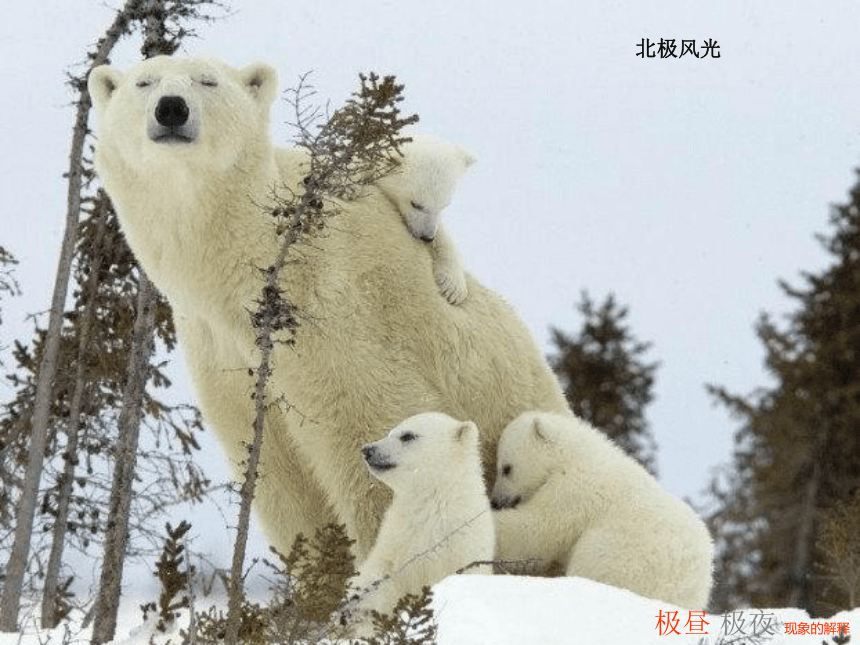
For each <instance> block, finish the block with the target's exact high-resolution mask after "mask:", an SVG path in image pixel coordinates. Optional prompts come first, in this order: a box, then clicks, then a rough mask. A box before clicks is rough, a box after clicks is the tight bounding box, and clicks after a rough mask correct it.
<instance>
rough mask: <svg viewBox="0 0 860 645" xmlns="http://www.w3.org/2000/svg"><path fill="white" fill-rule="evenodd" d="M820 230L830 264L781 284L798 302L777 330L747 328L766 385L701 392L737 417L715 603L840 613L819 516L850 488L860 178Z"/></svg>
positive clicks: (859, 414) (853, 481) (854, 470)
mask: <svg viewBox="0 0 860 645" xmlns="http://www.w3.org/2000/svg"><path fill="white" fill-rule="evenodd" d="M830 224H831V228H832V231H831V234H830V235H829V236H818V239H819V241H820V242H821V244H822V246H823V247H824V249H825V250H826V251H827V253H828V254H829V255H830V257H831V259H832V264H831V265H830V266H829V268H827V269H825V270H823V271H822V272H820V273H818V274H813V273H803V274H802V284H801V286H800V287H792V286H791V285H789V284H787V283H785V282H781V283H780V286H781V288H782V290H783V291H784V292H785V293H786V295H788V296H789V298H791V300H792V301H794V302H795V303H796V309H795V310H794V311H793V312H792V313H790V314H789V315H788V316H787V321H786V324H785V326H784V328H780V326H779V325H777V324H776V323H774V322H773V320H772V319H771V317H770V316H768V315H767V314H763V315H762V316H761V317H760V319H759V321H758V324H757V326H756V332H757V334H758V337H759V339H760V340H761V341H762V344H763V345H764V347H765V352H766V360H765V365H766V368H767V371H768V373H769V374H770V376H771V377H772V378H773V380H774V383H775V384H774V385H773V386H771V387H763V388H760V389H758V390H756V391H755V392H753V393H752V394H750V395H748V396H738V395H734V394H731V393H729V392H727V391H726V390H725V389H724V388H720V387H713V386H711V387H710V388H709V389H710V391H711V392H712V393H713V394H714V395H715V396H716V398H717V400H718V401H720V402H721V403H723V404H724V405H726V406H727V407H728V408H729V410H730V411H731V412H732V413H733V415H734V416H735V417H736V418H738V419H739V420H740V421H741V427H740V429H739V430H738V431H737V432H736V435H735V445H736V448H735V454H734V463H733V464H732V470H733V477H732V482H731V483H730V484H729V485H728V486H724V487H723V488H722V491H721V492H722V499H721V503H720V504H719V508H718V510H717V511H716V512H715V513H714V514H713V516H712V518H711V519H712V527H713V528H714V531H715V534H716V537H717V539H718V548H719V550H720V552H721V553H722V554H723V556H724V557H723V558H722V560H721V561H720V563H719V564H720V565H721V566H722V567H724V568H723V569H722V570H719V571H718V572H717V579H718V581H722V582H723V583H724V584H729V585H731V586H732V588H731V589H729V590H724V591H723V592H721V594H720V595H721V597H733V598H734V599H735V600H736V601H741V602H743V601H746V602H749V603H751V604H752V605H753V606H760V607H761V606H765V607H780V606H799V607H801V608H803V609H806V610H807V611H809V612H810V613H812V614H817V615H820V614H825V613H826V614H830V613H832V612H833V611H835V610H837V609H847V608H849V594H848V592H847V591H846V589H844V588H843V587H842V586H840V585H839V584H834V583H833V581H832V580H831V579H830V578H828V577H827V576H826V575H822V574H823V573H824V571H825V569H824V567H825V566H826V565H828V564H829V565H830V568H831V569H832V562H828V560H827V558H828V554H827V553H825V552H823V550H822V548H821V546H820V545H822V544H824V543H826V542H827V540H824V543H823V542H822V537H826V536H827V535H828V534H827V533H826V532H825V533H824V534H823V533H822V531H823V530H825V529H826V528H827V526H828V525H827V523H826V522H823V520H824V519H826V518H827V517H828V516H831V517H832V516H834V513H835V512H836V511H835V509H839V508H842V507H843V506H844V505H846V504H848V502H849V499H850V496H851V494H852V493H853V491H855V490H857V488H858V486H860V433H858V432H857V428H858V427H860V182H858V183H857V184H856V185H855V186H854V187H853V188H852V190H851V191H850V198H849V201H848V202H847V203H846V204H843V205H839V206H834V207H833V208H832V210H831V216H830ZM731 526H735V527H737V526H743V527H746V529H747V532H748V538H747V544H746V545H745V548H746V553H742V554H740V553H736V552H735V553H733V552H732V551H733V548H734V547H733V545H732V543H731V541H730V540H728V539H727V534H728V533H730V532H731V530H730V529H727V527H731ZM858 528H860V527H854V531H855V535H856V531H857V529H858ZM846 564H847V563H846ZM718 609H719V608H718Z"/></svg>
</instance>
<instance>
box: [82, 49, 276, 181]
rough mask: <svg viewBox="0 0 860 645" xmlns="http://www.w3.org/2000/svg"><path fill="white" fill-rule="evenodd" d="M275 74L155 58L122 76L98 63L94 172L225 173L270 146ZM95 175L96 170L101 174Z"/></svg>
mask: <svg viewBox="0 0 860 645" xmlns="http://www.w3.org/2000/svg"><path fill="white" fill-rule="evenodd" d="M276 85H277V79H276V75H275V72H274V70H273V69H272V68H271V67H269V66H267V65H262V64H257V65H250V66H248V67H245V68H243V69H241V70H238V69H234V68H232V67H229V66H228V65H225V64H223V63H221V62H219V61H216V60H209V59H203V58H184V57H168V56H158V57H155V58H151V59H149V60H147V61H144V62H142V63H140V64H138V65H135V66H134V67H132V68H131V69H129V70H128V71H127V72H122V71H120V70H119V69H117V68H115V67H111V66H108V65H103V66H100V67H96V68H95V69H93V71H92V72H91V73H90V77H89V80H88V89H89V93H90V96H91V97H92V99H93V103H94V105H95V107H96V111H97V113H98V115H99V127H98V135H99V141H98V155H97V157H98V159H97V163H98V164H99V166H103V165H105V164H107V165H109V166H110V165H111V164H118V163H122V164H124V165H125V166H126V167H128V168H131V169H134V170H136V171H137V172H145V171H146V170H148V169H155V167H157V166H162V165H168V166H171V165H172V166H175V165H176V163H177V162H182V163H184V164H188V165H192V166H194V165H197V166H201V167H207V168H213V169H219V170H226V169H228V168H230V167H232V166H236V165H239V166H241V165H242V162H243V157H246V156H247V155H249V154H252V153H253V150H254V148H255V147H259V146H263V145H266V142H267V141H268V113H269V108H270V106H271V102H272V100H273V98H274V96H275V92H276ZM100 169H101V168H100Z"/></svg>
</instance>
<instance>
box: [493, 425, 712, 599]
mask: <svg viewBox="0 0 860 645" xmlns="http://www.w3.org/2000/svg"><path fill="white" fill-rule="evenodd" d="M496 463H497V473H496V483H495V487H494V489H493V494H492V504H493V508H494V509H501V510H497V511H496V512H495V513H494V517H495V520H496V533H497V548H496V557H497V558H498V559H500V560H502V561H505V562H509V561H513V562H528V561H532V562H535V561H536V562H537V563H538V565H539V566H542V568H543V570H544V571H547V570H549V569H552V568H555V567H558V566H559V565H560V566H561V569H562V570H563V571H566V573H567V575H571V576H573V575H575V576H582V577H584V578H590V579H592V580H596V581H598V582H603V583H606V584H609V585H613V586H616V587H621V588H624V589H629V590H630V591H633V592H635V593H638V594H639V595H641V596H645V597H647V598H655V599H658V600H663V601H666V602H670V603H673V604H675V605H678V606H679V607H684V608H689V609H704V608H705V605H706V604H707V602H708V594H709V593H710V588H711V561H712V557H713V545H712V542H711V537H710V535H709V533H708V529H707V528H706V527H705V525H704V523H703V522H702V520H701V519H699V517H698V516H697V515H696V514H695V513H694V512H693V510H692V509H691V508H690V507H689V506H687V505H686V504H684V503H683V502H682V501H681V500H679V499H677V498H676V497H674V496H672V495H670V494H669V493H667V492H666V491H665V490H663V488H661V487H660V485H659V484H658V483H657V480H655V479H654V477H652V476H651V475H650V474H649V473H648V472H647V471H646V470H645V469H644V468H643V467H642V466H640V465H639V464H638V463H637V462H636V461H634V460H633V459H632V458H631V457H629V456H627V455H626V454H625V453H624V452H623V451H622V450H621V449H620V448H618V447H617V446H616V445H615V444H613V443H612V441H611V440H610V439H609V438H608V437H606V436H605V435H604V434H603V433H601V432H599V431H598V430H596V429H594V428H593V427H591V426H590V425H589V424H588V423H586V422H585V421H583V420H581V419H579V418H577V417H575V416H573V415H572V414H564V415H562V414H552V413H541V412H525V413H523V414H521V415H520V416H519V417H517V418H516V419H515V420H514V421H513V422H511V423H510V425H508V426H507V428H505V430H504V431H503V433H502V437H501V439H500V440H499V448H498V459H497V462H496Z"/></svg>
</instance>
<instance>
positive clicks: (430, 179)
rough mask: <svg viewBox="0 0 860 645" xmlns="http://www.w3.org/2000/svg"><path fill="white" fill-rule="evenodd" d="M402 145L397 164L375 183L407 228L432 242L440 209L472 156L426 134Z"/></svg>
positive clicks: (449, 201) (445, 204)
mask: <svg viewBox="0 0 860 645" xmlns="http://www.w3.org/2000/svg"><path fill="white" fill-rule="evenodd" d="M410 137H411V138H412V141H409V142H407V143H405V144H403V146H402V152H403V158H402V159H401V160H400V166H399V167H398V168H397V169H395V170H394V172H392V173H391V174H390V175H387V176H386V177H383V178H382V179H380V180H379V182H378V186H379V188H380V190H382V192H383V193H384V194H385V195H386V196H388V198H389V199H390V200H391V201H393V202H394V204H395V206H396V207H397V210H398V211H400V214H401V216H402V217H403V220H404V221H405V222H406V226H407V227H408V228H409V231H410V232H411V233H412V235H414V236H415V237H417V238H418V239H420V240H424V241H425V242H432V241H433V240H434V239H435V237H436V230H437V229H438V228H439V221H440V220H441V218H442V211H443V210H444V209H445V207H446V206H448V204H450V203H451V198H452V197H453V196H454V189H455V188H456V186H457V182H458V181H460V179H461V178H462V177H463V175H464V174H465V172H466V169H468V168H469V166H471V165H472V164H473V163H474V162H475V158H474V157H472V156H471V155H470V154H469V153H468V152H466V151H465V150H463V149H462V148H461V147H459V146H457V145H454V144H453V143H448V142H447V141H443V140H442V139H439V138H437V137H434V136H431V135H428V134H412V135H410Z"/></svg>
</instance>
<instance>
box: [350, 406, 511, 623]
mask: <svg viewBox="0 0 860 645" xmlns="http://www.w3.org/2000/svg"><path fill="white" fill-rule="evenodd" d="M362 452H363V454H364V456H365V462H366V463H367V466H368V469H369V470H370V472H371V474H373V475H374V476H375V477H376V478H377V479H379V480H380V481H382V482H383V483H385V484H386V485H387V486H388V487H389V488H391V490H392V491H393V492H394V497H393V499H392V502H391V506H390V507H389V508H388V510H387V511H386V512H385V517H384V518H383V520H382V525H381V526H380V529H379V535H378V537H377V539H376V544H375V545H374V547H373V550H372V551H371V552H370V555H369V556H368V557H367V560H366V561H365V562H364V565H363V566H362V567H361V571H360V573H359V575H358V577H357V578H356V579H355V582H354V583H353V584H354V586H355V587H357V588H358V589H367V588H369V589H370V591H369V592H367V593H366V595H365V596H364V597H363V598H362V601H361V603H360V607H361V608H362V610H364V611H367V610H369V609H375V610H377V611H380V612H388V611H390V610H391V608H392V607H393V606H394V604H395V603H396V602H397V600H399V599H400V598H401V597H402V596H403V595H405V594H407V593H411V594H417V593H419V592H420V591H421V588H422V587H424V586H425V585H433V584H435V583H437V582H439V581H440V580H441V579H442V578H444V577H445V576H448V575H451V574H453V573H455V572H456V571H457V570H459V569H462V568H463V567H466V566H467V565H469V564H471V563H473V562H481V561H483V562H488V561H490V560H492V558H493V550H494V548H495V534H494V528H493V517H492V513H491V512H490V501H489V499H488V498H487V493H486V489H485V487H484V480H483V473H482V470H481V456H480V453H479V447H478V429H477V427H476V426H475V424H474V423H472V422H471V421H457V420H456V419H454V418H452V417H450V416H448V415H446V414H441V413H438V412H426V413H422V414H418V415H415V416H413V417H410V418H409V419H406V420H405V421H403V422H402V423H401V424H400V425H398V426H397V427H396V428H394V430H392V431H391V432H390V433H389V434H388V436H387V437H385V438H383V439H381V440H379V441H377V442H375V443H371V444H368V445H366V446H365V447H364V448H363V450H362ZM466 573H491V569H490V567H489V566H487V565H481V566H476V567H472V568H470V569H468V570H467V571H466ZM374 583H376V584H375V586H371V585H374Z"/></svg>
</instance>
